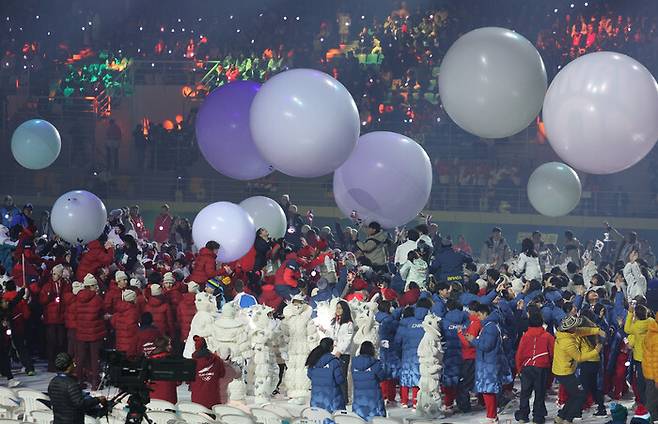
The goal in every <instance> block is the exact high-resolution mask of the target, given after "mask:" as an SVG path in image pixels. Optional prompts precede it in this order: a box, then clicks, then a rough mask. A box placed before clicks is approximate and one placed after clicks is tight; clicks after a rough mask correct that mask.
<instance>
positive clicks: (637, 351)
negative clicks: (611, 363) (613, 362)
mask: <svg viewBox="0 0 658 424" xmlns="http://www.w3.org/2000/svg"><path fill="white" fill-rule="evenodd" d="M651 321H653V319H652V318H650V317H649V309H648V308H647V307H646V306H644V305H639V304H637V301H635V300H633V301H631V303H630V305H629V307H628V313H627V314H626V323H625V324H624V331H625V332H626V334H628V344H629V345H630V346H631V348H632V349H633V365H634V366H633V368H634V369H635V379H636V381H637V393H636V397H637V398H638V399H639V400H640V401H639V402H638V404H637V406H636V409H635V414H636V415H638V414H639V415H644V414H646V411H645V405H646V396H645V394H646V385H645V382H644V374H643V372H642V360H643V356H644V355H643V353H644V337H645V335H646V334H647V328H648V327H649V322H651Z"/></svg>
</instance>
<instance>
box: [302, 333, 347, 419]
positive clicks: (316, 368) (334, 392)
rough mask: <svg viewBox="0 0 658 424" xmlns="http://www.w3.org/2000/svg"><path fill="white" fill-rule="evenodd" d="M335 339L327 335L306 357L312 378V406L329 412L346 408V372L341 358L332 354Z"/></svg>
mask: <svg viewBox="0 0 658 424" xmlns="http://www.w3.org/2000/svg"><path fill="white" fill-rule="evenodd" d="M333 350H334V340H333V339H332V338H330V337H325V338H324V339H322V340H320V344H319V345H318V346H317V347H316V348H315V349H313V350H312V351H311V353H309V355H308V357H307V358H306V367H307V368H308V371H307V375H308V378H309V379H310V380H311V406H315V407H318V408H323V409H326V410H327V411H329V412H334V411H338V410H340V409H345V397H344V396H343V391H342V390H341V385H342V384H344V383H345V381H346V379H345V374H344V373H343V369H342V367H341V363H340V360H339V359H338V358H337V357H335V356H334V355H332V354H331V352H332V351H333Z"/></svg>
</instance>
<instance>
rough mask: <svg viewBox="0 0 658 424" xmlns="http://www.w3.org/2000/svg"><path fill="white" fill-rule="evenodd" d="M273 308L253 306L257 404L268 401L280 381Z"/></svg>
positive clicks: (252, 325) (252, 341)
mask: <svg viewBox="0 0 658 424" xmlns="http://www.w3.org/2000/svg"><path fill="white" fill-rule="evenodd" d="M270 312H272V308H270V307H269V306H265V305H255V306H253V307H252V308H251V334H250V339H251V349H252V350H253V368H254V397H255V402H256V403H257V404H263V403H266V402H267V401H268V400H269V399H270V397H271V396H272V392H273V391H274V389H275V388H276V383H277V382H278V376H279V367H278V365H277V362H276V355H275V350H274V343H275V340H276V339H277V338H279V337H280V334H278V327H277V326H276V324H275V323H274V321H273V320H272V319H271V318H270V317H269V313H270Z"/></svg>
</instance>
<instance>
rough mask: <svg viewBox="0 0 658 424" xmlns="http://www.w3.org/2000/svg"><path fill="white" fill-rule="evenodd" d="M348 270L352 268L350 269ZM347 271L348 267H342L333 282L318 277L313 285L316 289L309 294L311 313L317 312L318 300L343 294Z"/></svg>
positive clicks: (322, 300) (324, 300)
mask: <svg viewBox="0 0 658 424" xmlns="http://www.w3.org/2000/svg"><path fill="white" fill-rule="evenodd" d="M350 271H353V270H352V269H350ZM347 272H348V268H347V267H343V268H342V269H341V270H340V273H339V275H338V281H337V282H335V283H329V281H327V279H326V278H320V279H319V280H318V282H317V283H315V287H316V288H317V289H318V291H317V293H315V294H314V295H313V296H311V302H310V305H311V307H312V308H313V314H316V313H317V312H316V309H317V305H318V302H326V301H330V300H331V299H333V298H334V297H337V298H338V297H341V296H342V295H343V291H344V290H345V286H346V285H347ZM313 317H315V315H313Z"/></svg>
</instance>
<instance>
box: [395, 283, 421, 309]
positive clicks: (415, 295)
mask: <svg viewBox="0 0 658 424" xmlns="http://www.w3.org/2000/svg"><path fill="white" fill-rule="evenodd" d="M419 298H420V287H418V284H416V283H415V282H413V281H412V282H410V283H409V285H408V286H407V290H406V291H405V292H404V293H402V296H400V301H399V303H400V307H405V306H409V305H413V304H415V303H416V302H417V301H418V299H419Z"/></svg>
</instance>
